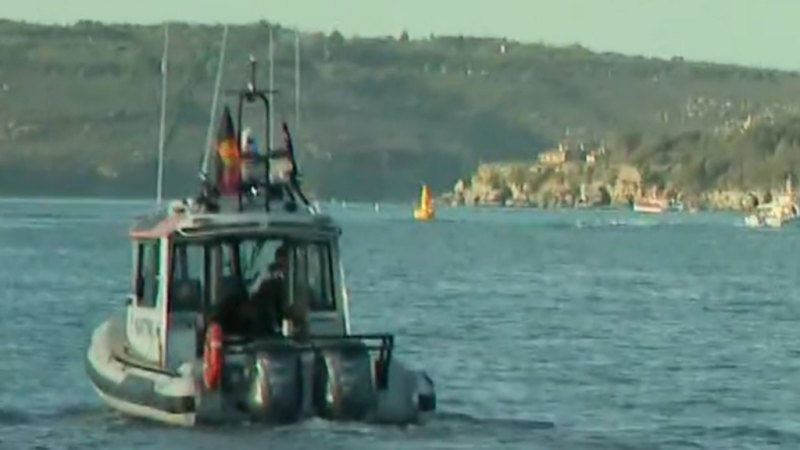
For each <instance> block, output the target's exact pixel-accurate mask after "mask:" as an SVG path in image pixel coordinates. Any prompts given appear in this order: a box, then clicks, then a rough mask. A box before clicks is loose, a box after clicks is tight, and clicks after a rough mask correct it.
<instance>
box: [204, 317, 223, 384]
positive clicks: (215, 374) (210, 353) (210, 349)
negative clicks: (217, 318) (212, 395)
mask: <svg viewBox="0 0 800 450" xmlns="http://www.w3.org/2000/svg"><path fill="white" fill-rule="evenodd" d="M221 372H222V327H220V326H219V324H218V323H216V322H211V323H210V324H209V325H208V329H207V330H206V342H205V345H204V347H203V381H204V382H205V386H206V389H215V388H216V387H217V384H218V383H219V378H220V373H221Z"/></svg>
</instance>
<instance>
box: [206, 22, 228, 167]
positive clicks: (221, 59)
mask: <svg viewBox="0 0 800 450" xmlns="http://www.w3.org/2000/svg"><path fill="white" fill-rule="evenodd" d="M227 43H228V25H227V24H225V26H224V27H223V28H222V46H221V47H220V49H219V64H218V66H217V79H216V80H214V97H213V98H212V99H211V113H210V114H209V119H208V131H207V132H206V149H205V153H203V163H202V165H201V169H200V178H202V179H203V180H205V178H206V177H207V176H208V157H209V155H210V154H211V139H212V134H213V132H214V118H215V117H216V114H215V113H216V111H217V102H218V101H219V89H220V86H221V84H222V69H223V67H224V66H225V49H226V47H227Z"/></svg>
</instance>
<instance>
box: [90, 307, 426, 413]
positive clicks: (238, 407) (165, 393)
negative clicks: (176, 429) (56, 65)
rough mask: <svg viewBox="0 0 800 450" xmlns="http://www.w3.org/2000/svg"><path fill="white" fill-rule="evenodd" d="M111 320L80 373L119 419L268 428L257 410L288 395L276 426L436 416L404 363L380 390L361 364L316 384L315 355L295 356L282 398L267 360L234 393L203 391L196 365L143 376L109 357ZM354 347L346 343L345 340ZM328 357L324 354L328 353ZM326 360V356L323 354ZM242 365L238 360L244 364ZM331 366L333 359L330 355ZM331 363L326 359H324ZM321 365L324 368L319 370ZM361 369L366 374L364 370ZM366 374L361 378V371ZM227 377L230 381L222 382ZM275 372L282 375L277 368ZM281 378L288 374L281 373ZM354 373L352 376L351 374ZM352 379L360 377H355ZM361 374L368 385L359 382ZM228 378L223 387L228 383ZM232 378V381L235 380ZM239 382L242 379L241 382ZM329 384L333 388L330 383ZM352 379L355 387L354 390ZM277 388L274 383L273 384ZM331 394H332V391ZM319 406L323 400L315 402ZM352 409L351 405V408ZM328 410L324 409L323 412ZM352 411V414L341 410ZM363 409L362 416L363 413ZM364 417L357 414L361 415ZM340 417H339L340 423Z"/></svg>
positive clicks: (231, 364) (229, 365) (421, 380)
mask: <svg viewBox="0 0 800 450" xmlns="http://www.w3.org/2000/svg"><path fill="white" fill-rule="evenodd" d="M113 322H114V319H111V320H108V321H106V322H104V323H103V324H102V325H100V326H99V327H98V328H97V329H96V330H95V331H94V333H93V335H92V340H91V345H90V347H89V351H88V352H87V355H86V370H87V372H88V374H89V378H90V380H91V381H92V384H93V385H94V389H95V390H96V391H97V393H98V395H99V396H100V398H101V399H103V401H105V403H106V404H107V405H108V406H110V407H111V408H113V409H114V410H117V411H119V412H121V413H123V414H125V415H129V416H134V417H139V418H144V419H148V420H153V421H157V422H162V423H165V424H169V425H178V426H189V427H190V426H194V425H197V424H198V423H220V422H242V421H253V420H256V421H265V422H271V421H272V420H271V417H272V416H270V415H269V414H267V413H268V411H266V410H264V411H261V410H259V408H267V407H274V404H276V403H280V402H281V401H282V402H284V405H285V401H286V399H287V398H289V399H292V398H293V397H292V395H293V393H294V392H297V393H299V397H298V398H297V403H296V405H293V407H296V409H295V410H293V411H292V413H293V414H290V415H289V416H288V417H290V420H280V422H282V423H286V422H291V421H295V420H302V419H305V418H310V417H314V416H322V417H326V418H329V419H331V420H338V419H340V418H342V419H344V418H345V417H344V416H348V417H347V418H348V420H349V419H350V418H349V415H351V414H350V413H353V411H352V408H357V407H358V405H359V404H360V405H361V406H362V408H361V410H359V411H356V412H355V413H353V414H355V415H356V416H357V417H359V419H354V420H362V421H364V422H373V423H399V424H405V423H419V422H423V421H424V420H425V419H426V418H427V416H428V415H429V414H430V413H432V412H433V411H434V410H435V393H434V387H433V383H432V381H431V380H430V378H429V377H428V376H427V375H426V374H425V373H424V372H419V371H412V370H409V369H407V368H406V367H404V366H403V365H402V363H400V362H398V361H396V360H394V359H392V360H391V363H390V364H389V366H388V381H387V383H386V386H385V388H382V389H377V388H374V386H373V383H372V382H371V381H372V380H371V378H373V377H374V376H375V373H374V371H373V368H372V367H371V366H372V363H373V362H374V361H373V360H369V362H370V365H369V366H365V365H363V364H362V365H361V368H360V369H359V370H360V372H359V373H360V374H361V376H352V375H353V373H350V374H348V373H346V370H347V369H345V372H341V373H338V374H335V375H333V376H329V377H328V378H324V379H322V380H321V381H320V378H319V374H320V372H319V370H317V369H318V368H319V367H320V362H321V361H325V360H323V359H321V358H320V353H314V354H303V355H302V356H301V357H300V359H299V360H300V361H301V367H302V369H301V372H302V373H301V374H299V376H297V377H288V378H287V377H283V381H282V382H283V383H285V382H287V380H288V382H289V383H293V382H295V381H296V382H297V383H301V385H300V386H299V389H298V386H294V387H293V388H292V389H291V391H292V392H290V393H289V394H288V396H287V395H282V393H281V392H277V391H276V390H275V388H276V387H280V386H287V389H288V385H286V384H283V385H281V384H280V383H275V380H277V379H278V378H276V377H275V376H274V373H275V372H276V366H277V365H276V364H275V363H276V362H279V361H274V360H273V361H270V362H269V364H265V365H264V367H267V366H269V367H271V369H270V370H271V371H272V372H273V374H272V375H269V376H267V377H265V378H263V379H258V380H256V381H255V382H253V383H250V382H243V383H241V385H242V386H244V385H245V384H246V385H247V388H246V389H244V390H240V391H236V392H233V391H230V392H228V391H225V390H224V389H225V388H221V389H220V390H215V391H208V390H206V389H205V388H204V386H203V385H202V377H201V376H200V375H199V373H198V372H199V371H198V370H196V369H199V368H200V367H202V361H201V360H199V359H198V360H196V361H187V362H186V363H184V364H183V365H181V367H180V369H179V370H178V371H176V372H173V373H171V374H170V373H167V372H166V371H157V370H147V369H143V368H141V367H137V366H134V365H132V364H130V363H127V362H125V361H123V360H121V359H120V358H118V357H116V356H115V353H114V351H113V350H112V348H113V347H114V343H113V341H114V339H117V334H116V332H115V331H112V327H113V326H118V325H115V324H114V323H113ZM351 342H352V341H351ZM326 354H328V353H326ZM239 356H241V357H240V358H238V359H237V358H236V357H231V358H230V361H229V360H228V358H227V357H226V363H225V364H226V366H224V369H223V381H222V386H225V385H226V383H227V385H231V383H233V382H232V381H230V379H231V378H232V377H233V375H235V374H234V372H236V373H238V372H237V371H236V366H235V364H239V363H241V362H242V361H243V360H245V359H246V358H247V356H242V355H239ZM328 357H331V354H328ZM243 358H244V359H243ZM334 359H336V357H335V355H334ZM327 361H330V360H327ZM351 363H352V361H350V362H348V361H347V360H346V359H340V360H338V361H333V362H332V364H331V365H326V367H327V368H329V369H330V368H334V370H333V371H328V372H325V373H326V374H329V373H333V372H335V369H340V368H341V367H345V368H347V367H351V368H352V367H355V366H354V365H353V364H351ZM324 364H325V363H323V365H324ZM364 367H366V369H364ZM364 370H366V372H364ZM225 371H227V372H228V373H229V374H232V375H226V374H225ZM277 372H281V370H280V368H278V370H277ZM283 373H286V371H283ZM354 373H355V372H354ZM356 375H358V374H356ZM363 375H366V378H365V377H364V376H363ZM226 376H227V377H228V380H227V381H225V380H226ZM280 376H281V374H280V373H279V378H280ZM234 378H235V377H234ZM239 379H240V381H241V379H242V377H239ZM331 380H334V382H333V385H332V384H331V383H332V381H331ZM353 380H355V382H356V384H353ZM278 381H280V380H278ZM265 384H266V385H268V386H269V388H268V389H267V391H269V393H268V397H269V398H268V399H266V400H265V399H263V398H262V399H260V400H259V398H258V397H259V396H263V395H264V394H263V392H255V391H254V390H253V389H252V388H251V387H250V386H256V385H257V386H259V387H260V386H263V385H265ZM334 385H335V386H337V387H338V388H337V389H336V392H334V393H331V392H328V391H327V389H329V388H331V386H334ZM331 389H332V388H331ZM348 393H350V394H351V397H353V396H354V395H355V397H353V398H356V402H355V403H353V401H352V399H350V400H348V399H347V398H344V399H343V400H341V401H334V403H335V404H326V405H323V404H322V403H320V402H323V403H324V401H325V399H328V400H329V401H330V398H331V396H332V395H333V396H334V397H336V396H340V397H341V396H345V397H346V396H347V394H348ZM320 399H322V400H320ZM352 405H356V406H352ZM325 406H327V407H325ZM348 408H351V411H348V410H347V409H348ZM365 408H366V409H365ZM362 413H363V414H362ZM340 416H341V417H340Z"/></svg>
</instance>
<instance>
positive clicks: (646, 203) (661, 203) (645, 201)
mask: <svg viewBox="0 0 800 450" xmlns="http://www.w3.org/2000/svg"><path fill="white" fill-rule="evenodd" d="M633 210H634V211H636V212H644V213H663V212H666V211H667V202H666V201H665V200H660V199H655V198H640V199H637V200H636V201H635V202H633Z"/></svg>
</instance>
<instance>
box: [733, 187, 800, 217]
mask: <svg viewBox="0 0 800 450" xmlns="http://www.w3.org/2000/svg"><path fill="white" fill-rule="evenodd" d="M798 217H800V207H798V204H797V196H796V193H795V190H794V187H793V186H792V179H791V177H790V176H787V177H786V187H785V189H784V193H783V194H781V195H779V196H777V197H776V198H774V199H772V201H770V202H768V203H764V204H762V205H756V207H755V208H753V209H751V210H750V211H749V213H748V214H746V215H745V217H744V224H745V225H746V226H748V227H750V228H761V227H770V228H782V227H783V226H784V225H786V224H787V223H791V222H794V221H796V220H797V218H798Z"/></svg>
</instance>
